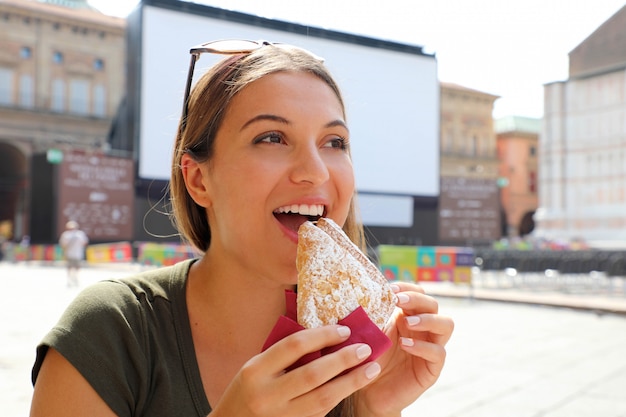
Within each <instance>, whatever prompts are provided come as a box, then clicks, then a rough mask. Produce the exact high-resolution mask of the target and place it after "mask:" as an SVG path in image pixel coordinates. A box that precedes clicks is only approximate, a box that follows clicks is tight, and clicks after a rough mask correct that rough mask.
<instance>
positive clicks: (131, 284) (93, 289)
mask: <svg viewBox="0 0 626 417" xmlns="http://www.w3.org/2000/svg"><path fill="white" fill-rule="evenodd" d="M192 263H193V260H187V261H183V262H180V263H178V264H176V265H172V266H168V267H162V268H157V269H153V270H149V271H143V272H140V273H138V274H135V275H131V276H128V277H126V278H120V279H111V280H105V281H100V282H98V283H95V284H93V285H91V286H89V287H87V288H86V289H85V290H83V291H82V292H81V294H80V295H79V296H78V297H77V298H76V300H75V301H78V302H79V303H80V302H81V300H83V301H85V302H87V303H89V304H94V303H95V304H96V306H97V305H99V304H102V305H103V306H111V307H112V308H119V306H120V305H122V306H124V305H133V304H135V303H146V302H147V303H153V302H154V301H155V300H164V301H166V302H170V301H171V300H172V298H173V297H175V296H177V295H179V294H181V292H184V287H185V283H186V280H187V275H188V273H189V268H190V266H191V264H192Z"/></svg>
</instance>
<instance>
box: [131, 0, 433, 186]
mask: <svg viewBox="0 0 626 417" xmlns="http://www.w3.org/2000/svg"><path fill="white" fill-rule="evenodd" d="M164 5H166V6H167V7H165V6H164ZM192 9H193V10H192ZM215 10H219V9H214V8H210V7H205V6H200V5H192V4H191V3H186V2H178V1H177V2H173V1H169V2H168V1H165V0H158V1H155V0H152V1H145V2H144V3H143V4H142V5H141V6H140V7H139V8H138V9H137V10H136V11H135V13H140V17H141V19H140V21H141V29H140V34H139V40H140V48H138V50H139V54H140V56H138V57H136V59H137V60H138V62H140V65H139V68H140V71H139V72H140V75H139V76H138V77H137V78H138V81H139V83H140V95H139V99H138V104H137V105H138V110H137V117H136V124H137V126H138V130H136V133H135V136H136V137H135V141H136V143H138V146H137V147H136V150H137V153H138V154H137V160H138V175H139V177H140V178H142V179H148V180H150V179H157V180H167V179H169V175H170V172H169V171H170V163H171V162H170V158H171V152H172V144H173V141H174V136H175V131H176V127H177V123H178V119H179V117H180V112H181V108H182V100H183V91H184V86H185V78H186V75H187V69H188V65H189V58H190V57H189V49H190V47H192V46H194V45H197V44H200V43H203V42H206V41H210V40H217V39H225V38H237V39H252V40H259V39H264V40H269V41H276V42H282V43H290V44H293V45H297V46H300V47H303V48H305V49H308V50H310V51H311V52H313V53H315V54H316V55H319V56H321V57H323V58H324V60H325V63H326V64H327V66H328V67H329V69H330V70H331V72H332V73H333V75H334V76H335V78H336V79H337V82H338V83H339V85H340V87H341V88H342V91H343V94H344V98H345V101H346V107H347V113H348V124H349V127H350V132H351V134H350V136H351V149H352V155H353V160H354V166H355V172H356V180H357V187H358V190H359V191H360V192H368V193H380V194H394V195H403V196H424V197H435V198H436V197H438V195H439V145H438V143H439V141H438V126H439V84H438V80H437V63H436V59H435V57H434V56H432V55H427V54H423V53H421V52H419V53H418V52H416V51H421V48H419V47H416V46H410V45H406V46H407V48H406V51H402V50H401V49H402V48H395V50H394V48H386V47H384V43H385V42H379V43H378V44H377V43H376V42H375V40H373V39H369V38H365V37H360V36H355V35H349V36H345V38H346V39H348V40H341V39H340V38H341V36H337V35H338V34H339V33H338V32H330V31H328V33H326V34H324V33H323V32H324V31H323V30H321V29H317V31H311V33H312V32H315V33H314V34H310V33H309V34H308V33H307V32H306V31H304V30H302V27H300V26H298V25H295V24H288V23H286V22H276V21H269V20H268V19H263V18H259V17H256V16H250V19H249V23H248V22H246V19H245V18H242V17H241V16H244V17H245V15H243V14H240V13H239V14H238V15H239V19H232V18H229V16H230V15H232V14H233V13H234V12H226V11H223V12H224V13H221V14H217V13H216V12H215ZM203 11H206V12H203ZM229 13H230V15H229ZM231 17H232V16H231ZM260 21H261V22H263V24H262V25H259V22H260ZM268 22H269V23H268ZM294 28H296V29H298V30H294ZM320 33H322V35H323V36H320ZM339 35H341V34H339ZM355 39H356V40H357V41H354V40H355ZM387 44H392V42H387ZM381 45H383V46H381ZM396 45H399V46H402V45H400V44H396ZM218 59H221V57H220V56H215V55H210V54H203V55H202V56H201V58H200V60H199V61H198V64H197V65H196V73H197V74H201V73H202V72H203V70H206V68H207V67H209V66H211V65H212V64H214V63H215V62H217V60H218ZM196 79H197V77H196Z"/></svg>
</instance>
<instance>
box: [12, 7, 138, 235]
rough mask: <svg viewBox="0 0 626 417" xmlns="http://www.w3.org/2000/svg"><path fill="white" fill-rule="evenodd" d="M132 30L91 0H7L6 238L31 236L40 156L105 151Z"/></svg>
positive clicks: (118, 99) (56, 157)
mask: <svg viewBox="0 0 626 417" xmlns="http://www.w3.org/2000/svg"><path fill="white" fill-rule="evenodd" d="M51 3H62V4H63V5H61V4H51ZM125 27H126V23H125V20H124V19H120V18H116V17H111V16H106V15H103V14H101V13H99V12H98V11H96V10H93V9H91V8H89V7H88V5H87V3H86V1H85V0H82V1H70V0H65V1H63V2H40V1H32V0H1V1H0V234H3V235H4V237H5V238H8V239H20V238H21V237H22V236H24V235H28V234H30V231H29V230H28V229H29V224H30V222H29V216H30V207H29V201H30V198H29V195H30V193H31V183H30V175H31V171H32V168H33V167H32V163H33V156H34V155H37V154H41V153H50V155H51V158H52V159H53V160H52V163H55V162H58V159H59V158H62V156H63V153H64V152H69V151H74V152H75V151H80V152H86V153H96V154H98V153H100V154H101V153H104V152H106V147H107V145H106V138H107V134H108V131H109V129H110V126H111V120H112V119H113V117H114V115H115V113H116V111H117V108H118V106H119V104H120V102H121V100H122V98H123V95H124V85H125V70H124V69H125V50H126V43H125ZM55 159H56V161H55ZM52 214H53V213H51V215H52Z"/></svg>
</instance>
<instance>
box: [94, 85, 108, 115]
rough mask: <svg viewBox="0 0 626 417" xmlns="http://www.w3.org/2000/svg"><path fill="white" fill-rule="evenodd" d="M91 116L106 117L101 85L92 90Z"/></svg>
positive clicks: (104, 97) (104, 93)
mask: <svg viewBox="0 0 626 417" xmlns="http://www.w3.org/2000/svg"><path fill="white" fill-rule="evenodd" d="M93 114H94V116H98V117H104V116H106V91H105V89H104V86H103V85H97V86H95V87H94V89H93Z"/></svg>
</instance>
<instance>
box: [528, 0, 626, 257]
mask: <svg viewBox="0 0 626 417" xmlns="http://www.w3.org/2000/svg"><path fill="white" fill-rule="evenodd" d="M569 59H570V65H569V79H568V80H566V81H562V82H554V83H550V84H547V85H546V86H545V87H544V95H545V106H544V107H545V111H544V124H543V130H542V134H541V139H540V147H539V149H540V155H539V156H540V169H539V178H540V181H539V205H540V207H541V208H540V209H539V210H538V212H537V215H536V218H535V220H536V222H537V230H536V232H535V233H536V235H537V236H539V237H544V238H548V239H554V240H574V239H583V240H585V241H587V242H588V243H589V244H590V245H592V246H598V247H611V246H626V6H625V7H624V8H622V9H621V10H619V11H618V12H617V13H616V14H614V15H613V16H612V17H611V18H610V19H609V20H607V21H606V22H605V23H604V24H603V25H601V26H600V27H599V28H598V29H597V30H596V31H595V32H593V33H592V34H591V35H590V36H589V37H588V38H587V39H585V40H584V41H583V42H582V43H581V44H580V45H578V46H577V47H576V48H575V49H574V50H572V51H571V52H570V54H569Z"/></svg>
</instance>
